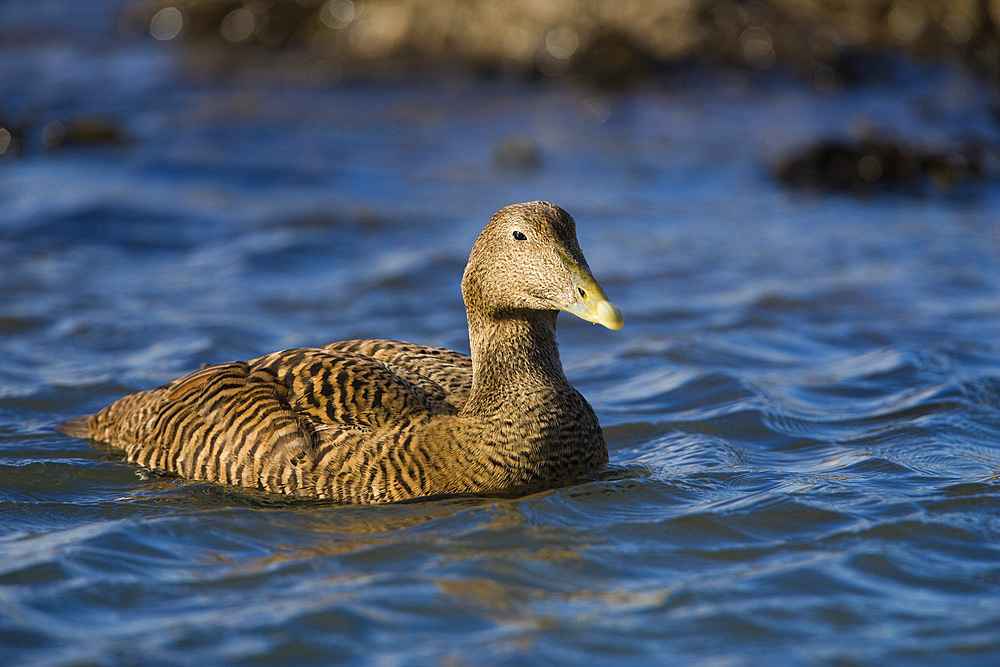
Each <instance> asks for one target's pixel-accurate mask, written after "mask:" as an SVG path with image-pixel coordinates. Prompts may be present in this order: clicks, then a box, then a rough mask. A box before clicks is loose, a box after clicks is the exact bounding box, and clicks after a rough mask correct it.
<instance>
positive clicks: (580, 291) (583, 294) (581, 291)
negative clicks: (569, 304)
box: [576, 287, 587, 299]
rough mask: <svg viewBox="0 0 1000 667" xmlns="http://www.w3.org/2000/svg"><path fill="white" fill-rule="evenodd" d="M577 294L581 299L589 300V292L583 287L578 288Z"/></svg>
mask: <svg viewBox="0 0 1000 667" xmlns="http://www.w3.org/2000/svg"><path fill="white" fill-rule="evenodd" d="M576 293H577V294H579V295H580V298H581V299H586V298H587V290H585V289H583V288H582V287H577V288H576Z"/></svg>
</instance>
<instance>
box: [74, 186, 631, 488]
mask: <svg viewBox="0 0 1000 667" xmlns="http://www.w3.org/2000/svg"><path fill="white" fill-rule="evenodd" d="M462 296H463V298H464V299H465V306H466V313H467V316H468V321H469V341H470V347H471V351H472V355H471V356H466V355H464V354H460V353H458V352H452V351H451V350H446V349H442V348H436V347H426V346H422V345H414V344H411V343H401V342H395V341H387V340H354V341H344V342H339V343H333V344H330V345H327V346H326V347H322V348H301V349H293V350H284V351H281V352H275V353H273V354H269V355H266V356H263V357H260V358H258V359H254V360H252V361H249V362H242V361H239V362H231V363H224V364H219V365H215V366H208V367H206V368H203V369H201V370H199V371H195V372H194V373H191V374H190V375H187V376H185V377H182V378H179V379H177V380H174V381H173V382H170V383H168V384H166V385H164V386H162V387H160V388H158V389H153V390H150V391H143V392H139V393H136V394H132V395H129V396H125V397H123V398H121V399H119V400H118V401H116V402H114V403H112V404H111V405H109V406H108V407H106V408H104V409H103V410H101V411H100V412H98V413H96V414H93V415H89V416H85V417H77V418H75V419H70V420H67V421H65V422H63V423H62V424H60V425H59V429H60V430H61V431H63V432H64V433H66V434H68V435H73V436H77V437H84V438H90V439H93V440H99V441H103V442H106V443H108V444H110V445H111V446H113V447H116V448H119V449H122V450H124V452H125V458H126V459H128V460H129V461H132V462H134V463H137V464H139V465H142V466H146V467H148V468H156V469H161V470H165V471H169V472H173V473H176V474H178V475H181V476H183V477H187V478H191V479H201V480H207V481H212V482H220V483H224V484H235V485H242V486H248V487H255V488H260V489H265V490H267V491H273V492H280V493H288V494H295V495H306V496H315V497H320V498H331V499H334V500H337V501H341V502H353V503H373V502H387V501H395V500H405V499H410V498H418V497H423V496H430V495H439V494H460V493H502V492H511V491H515V490H517V489H520V488H524V487H538V486H543V485H553V484H557V483H559V482H560V481H563V480H567V479H570V478H572V477H573V476H578V475H581V474H585V473H587V472H589V471H591V470H593V469H595V468H597V467H599V466H601V465H602V464H604V463H606V462H607V460H608V452H607V446H606V445H605V442H604V436H603V435H602V432H601V428H600V424H599V423H598V421H597V417H596V415H595V414H594V411H593V409H592V408H591V407H590V405H589V404H588V403H587V401H586V400H585V399H584V398H583V396H581V395H580V394H579V393H578V392H577V391H576V390H575V389H573V387H572V386H571V385H570V383H569V381H568V380H567V379H566V376H565V374H564V373H563V369H562V364H561V362H560V361H559V352H558V348H557V346H556V338H555V331H556V315H557V313H558V311H559V310H564V311H566V312H569V313H572V314H574V315H576V316H578V317H581V318H583V319H585V320H587V321H590V322H597V323H600V324H603V325H604V326H606V327H608V328H610V329H619V328H621V325H622V319H621V313H620V312H619V311H618V309H617V308H615V307H614V306H613V305H611V303H610V302H609V301H608V300H607V299H606V297H605V296H604V292H603V290H602V289H601V287H600V286H599V285H598V284H597V281H596V280H594V277H593V275H592V274H591V272H590V268H589V267H588V266H587V262H586V260H585V259H584V257H583V252H582V251H581V250H580V246H579V244H578V242H577V239H576V223H575V222H574V221H573V218H572V217H570V215H569V214H568V213H566V212H565V211H563V210H562V209H561V208H559V207H557V206H554V205H552V204H549V203H547V202H529V203H525V204H514V205H511V206H507V207H505V208H503V209H501V210H500V211H499V212H497V214H496V215H494V216H493V218H492V220H490V222H489V224H488V225H487V226H486V228H485V229H484V230H483V232H482V234H480V236H479V238H478V239H477V240H476V243H475V245H474V246H473V248H472V252H471V254H470V256H469V263H468V265H467V266H466V269H465V273H464V275H463V278H462Z"/></svg>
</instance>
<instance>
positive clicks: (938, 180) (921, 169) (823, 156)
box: [775, 134, 988, 193]
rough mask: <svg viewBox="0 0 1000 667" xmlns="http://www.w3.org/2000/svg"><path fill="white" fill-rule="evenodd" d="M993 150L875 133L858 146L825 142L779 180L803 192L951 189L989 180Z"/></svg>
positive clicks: (781, 169) (794, 161)
mask: <svg viewBox="0 0 1000 667" xmlns="http://www.w3.org/2000/svg"><path fill="white" fill-rule="evenodd" d="M987 150H988V149H987V147H986V146H984V145H982V144H978V143H969V144H968V145H966V146H963V147H958V148H944V149H929V148H923V147H919V146H913V145H908V144H905V143H903V142H901V141H898V140H895V139H892V138H880V137H876V136H874V135H873V134H872V135H871V136H867V137H865V138H862V139H860V140H858V141H854V142H851V141H838V140H825V141H820V142H817V143H815V144H811V145H809V146H806V147H804V148H802V149H801V150H799V151H797V152H796V153H795V154H794V155H792V156H790V157H789V158H787V159H785V160H783V161H781V162H780V163H779V164H778V166H777V168H776V170H775V171H776V174H777V176H778V178H779V179H780V180H781V181H782V182H784V183H785V184H787V185H789V186H792V187H795V188H799V189H803V190H833V191H840V192H854V193H868V192H873V191H877V190H886V189H894V188H918V189H919V188H923V187H925V186H927V185H933V186H937V187H940V188H948V187H951V186H953V185H956V184H958V183H961V182H965V181H971V180H981V179H984V178H985V177H986V176H987V173H986V162H987Z"/></svg>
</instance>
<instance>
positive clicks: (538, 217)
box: [462, 201, 622, 329]
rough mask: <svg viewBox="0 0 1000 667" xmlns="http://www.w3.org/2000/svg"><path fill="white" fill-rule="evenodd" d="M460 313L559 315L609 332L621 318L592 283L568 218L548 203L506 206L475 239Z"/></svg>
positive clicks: (572, 222) (593, 280) (618, 323)
mask: <svg viewBox="0 0 1000 667" xmlns="http://www.w3.org/2000/svg"><path fill="white" fill-rule="evenodd" d="M462 295H463V296H464V297H465V304H466V308H467V309H468V310H469V311H470V312H471V311H473V310H476V311H478V312H482V313H484V314H488V315H490V316H494V317H499V316H503V314H505V313H511V314H513V313H516V312H518V311H525V310H536V311H556V310H563V311H565V312H567V313H571V314H573V315H576V316H577V317H579V318H581V319H584V320H586V321H588V322H595V323H597V324H602V325H604V326H606V327H607V328H609V329H621V328H622V314H621V311H619V310H618V309H617V308H615V306H614V305H613V304H612V303H611V302H610V301H608V298H607V297H606V296H605V295H604V290H602V289H601V286H600V285H599V284H598V283H597V280H595V279H594V276H593V274H592V273H591V272H590V267H589V266H588V265H587V260H586V259H585V258H584V256H583V251H582V250H580V244H579V243H578V242H577V240H576V223H575V222H574V220H573V218H572V217H571V216H570V214H569V213H567V212H566V211H564V210H562V209H561V208H559V207H558V206H555V205H553V204H550V203H548V202H541V201H536V202H528V203H524V204H511V205H510V206H506V207H504V208H502V209H500V210H499V211H497V213H496V215H494V216H493V219H492V220H490V223H489V224H488V225H486V229H484V230H483V232H482V234H480V235H479V238H478V239H477V240H476V243H475V245H474V246H473V247H472V253H471V254H470V255H469V263H468V265H467V266H466V267H465V275H464V276H463V278H462Z"/></svg>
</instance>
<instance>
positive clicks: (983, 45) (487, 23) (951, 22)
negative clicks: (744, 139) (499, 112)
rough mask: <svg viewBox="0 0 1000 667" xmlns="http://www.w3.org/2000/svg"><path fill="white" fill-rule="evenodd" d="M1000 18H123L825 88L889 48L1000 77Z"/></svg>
mask: <svg viewBox="0 0 1000 667" xmlns="http://www.w3.org/2000/svg"><path fill="white" fill-rule="evenodd" d="M998 25H1000V0H953V1H950V2H943V1H942V0H629V1H615V0H547V1H538V0H504V1H503V2H497V1H496V0H326V1H324V0H266V1H265V0H139V1H137V2H133V3H132V4H131V5H128V7H127V9H126V12H125V15H124V18H123V21H122V31H123V32H125V33H138V32H148V33H149V34H152V35H153V36H154V37H156V38H157V39H161V40H172V39H180V40H188V41H191V40H196V41H200V42H202V43H204V42H205V41H206V40H207V41H211V42H216V43H219V44H222V45H242V46H246V45H257V46H261V47H268V48H283V49H295V50H299V51H301V52H303V53H304V54H305V56H306V57H307V59H312V60H314V61H317V62H320V63H326V62H334V63H336V64H337V65H338V67H336V68H333V69H334V70H335V71H337V72H340V71H357V70H363V69H365V68H371V67H377V68H385V67H390V68H393V69H398V68H403V69H407V68H412V67H415V66H420V65H426V64H437V63H442V62H445V63H448V64H451V65H455V64H458V65H465V66H469V67H472V68H475V69H476V70H479V71H483V70H485V71H491V70H497V69H499V70H514V71H519V72H524V73H528V74H540V75H543V76H550V77H563V76H566V77H571V78H578V79H581V80H583V81H586V82H588V83H591V84H594V85H599V86H602V87H625V86H628V85H632V84H634V83H636V82H639V81H641V80H643V79H644V78H645V77H646V76H647V75H648V74H649V72H651V71H653V70H654V69H655V67H656V66H658V65H667V66H669V65H676V64H677V63H683V62H685V61H687V60H690V59H701V60H707V61H711V62H716V63H722V64H726V65H735V66H740V67H750V68H754V69H767V68H769V67H772V66H775V65H778V64H791V65H793V66H796V67H798V68H799V69H800V70H801V71H802V72H803V73H805V74H806V75H807V78H808V79H809V80H810V81H811V82H812V83H813V84H814V85H815V86H816V87H817V88H818V89H820V90H825V89H834V88H836V87H837V86H839V85H843V84H845V83H847V84H849V83H850V82H851V81H853V80H855V79H856V78H857V77H858V76H859V74H860V73H861V72H862V71H863V70H864V69H865V64H864V61H863V60H860V59H859V58H857V56H856V54H857V53H867V54H873V53H879V52H883V51H899V52H903V53H905V54H908V55H910V56H913V57H917V58H921V59H936V60H942V59H944V60H960V61H962V62H965V63H968V64H970V65H972V66H975V67H977V68H978V69H980V70H981V71H984V72H986V73H987V74H989V75H991V76H993V77H996V78H1000V41H998V29H997V26H998ZM859 66H860V67H859ZM302 67H303V68H304V69H309V66H308V64H307V63H303V64H302ZM321 69H322V68H321ZM310 71H311V70H310Z"/></svg>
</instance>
